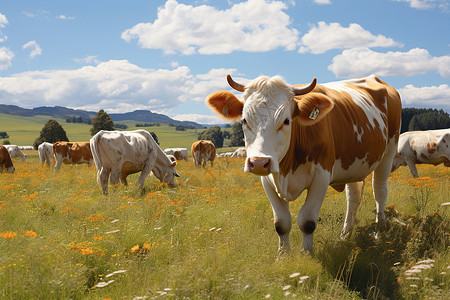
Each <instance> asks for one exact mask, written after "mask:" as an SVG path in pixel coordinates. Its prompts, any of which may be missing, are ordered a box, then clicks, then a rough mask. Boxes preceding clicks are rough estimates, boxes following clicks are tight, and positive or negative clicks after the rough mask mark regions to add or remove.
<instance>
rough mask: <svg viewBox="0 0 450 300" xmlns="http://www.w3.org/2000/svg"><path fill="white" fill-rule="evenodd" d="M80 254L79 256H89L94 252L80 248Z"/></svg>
mask: <svg viewBox="0 0 450 300" xmlns="http://www.w3.org/2000/svg"><path fill="white" fill-rule="evenodd" d="M80 253H81V255H89V254H92V253H94V251H93V250H92V249H91V248H81V249H80Z"/></svg>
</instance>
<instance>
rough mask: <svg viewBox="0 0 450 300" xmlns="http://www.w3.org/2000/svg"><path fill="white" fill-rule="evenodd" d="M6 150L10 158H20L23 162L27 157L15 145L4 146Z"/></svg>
mask: <svg viewBox="0 0 450 300" xmlns="http://www.w3.org/2000/svg"><path fill="white" fill-rule="evenodd" d="M5 147H6V149H8V152H9V156H10V157H11V158H16V157H20V158H21V159H22V161H25V160H26V158H27V156H26V155H25V154H24V153H23V152H22V151H21V150H20V148H19V146H17V145H5Z"/></svg>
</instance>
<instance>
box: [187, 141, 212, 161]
mask: <svg viewBox="0 0 450 300" xmlns="http://www.w3.org/2000/svg"><path fill="white" fill-rule="evenodd" d="M191 153H192V158H193V159H194V164H195V166H196V167H200V166H202V167H205V166H206V163H207V162H208V161H210V162H211V167H212V166H213V164H214V159H215V158H216V147H215V146H214V143H213V142H211V141H209V140H199V141H196V142H194V143H192V146H191Z"/></svg>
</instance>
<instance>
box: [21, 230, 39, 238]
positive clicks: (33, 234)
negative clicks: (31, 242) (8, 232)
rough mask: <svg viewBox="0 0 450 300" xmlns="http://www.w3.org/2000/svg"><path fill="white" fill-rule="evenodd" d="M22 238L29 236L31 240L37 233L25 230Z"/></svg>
mask: <svg viewBox="0 0 450 300" xmlns="http://www.w3.org/2000/svg"><path fill="white" fill-rule="evenodd" d="M23 236H29V237H32V238H35V237H36V236H37V233H36V232H34V231H33V230H27V231H24V232H23Z"/></svg>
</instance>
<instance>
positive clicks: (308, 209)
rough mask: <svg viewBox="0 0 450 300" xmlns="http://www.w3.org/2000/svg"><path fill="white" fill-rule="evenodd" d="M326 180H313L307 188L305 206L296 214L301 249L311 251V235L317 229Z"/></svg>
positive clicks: (325, 191)
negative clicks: (300, 236)
mask: <svg viewBox="0 0 450 300" xmlns="http://www.w3.org/2000/svg"><path fill="white" fill-rule="evenodd" d="M328 182H329V181H327V180H314V181H313V183H312V184H311V186H310V187H309V188H308V194H307V195H306V200H305V204H303V206H302V208H301V209H300V212H299V214H298V227H299V228H300V230H301V231H302V236H303V249H305V250H306V251H308V252H311V253H312V251H313V235H314V230H316V227H317V220H318V218H319V211H320V207H321V206H322V203H323V199H324V198H325V195H326V193H327V190H328Z"/></svg>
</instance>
